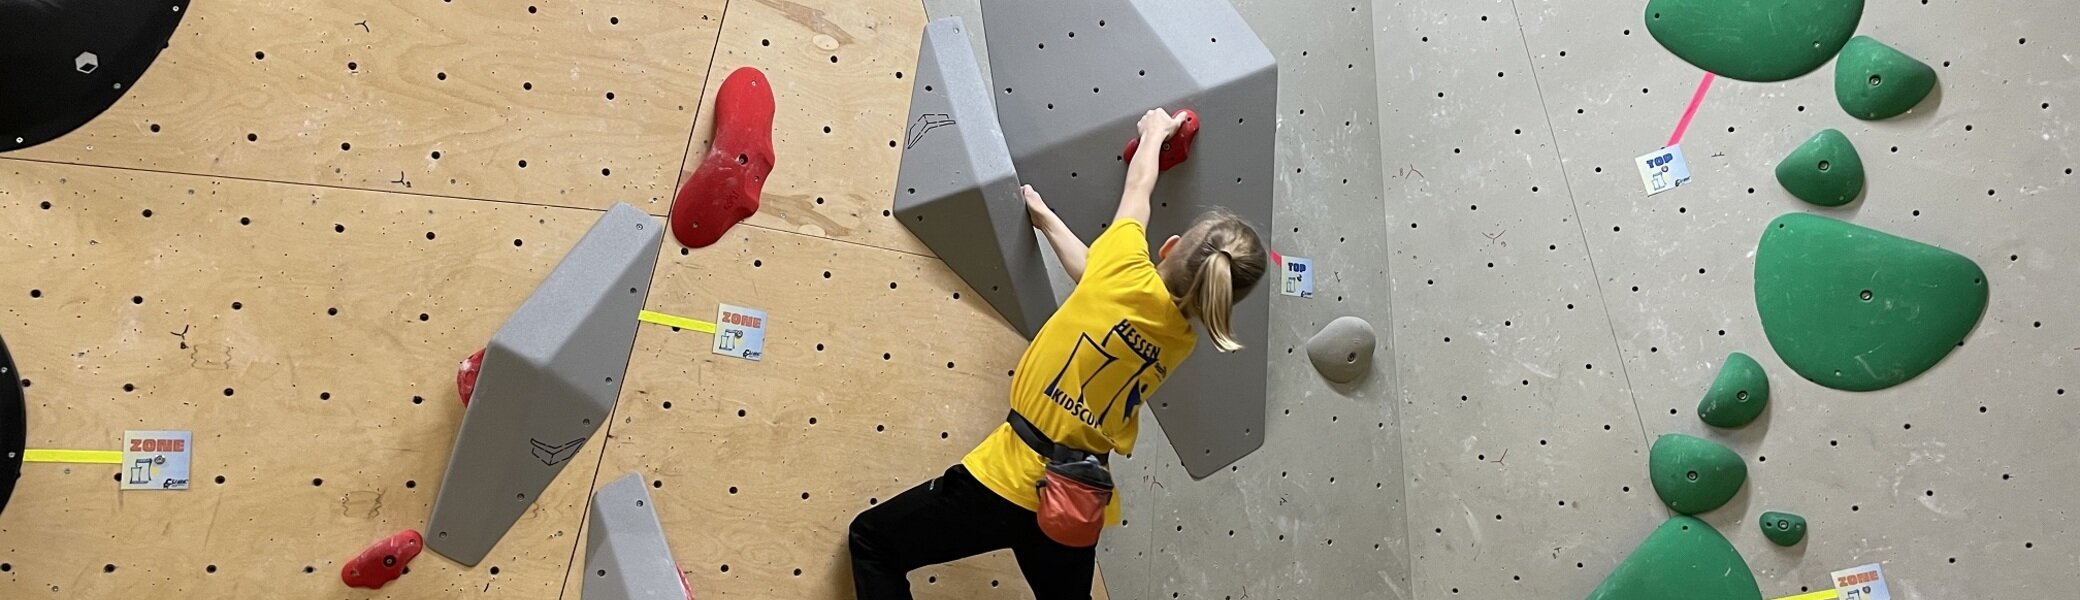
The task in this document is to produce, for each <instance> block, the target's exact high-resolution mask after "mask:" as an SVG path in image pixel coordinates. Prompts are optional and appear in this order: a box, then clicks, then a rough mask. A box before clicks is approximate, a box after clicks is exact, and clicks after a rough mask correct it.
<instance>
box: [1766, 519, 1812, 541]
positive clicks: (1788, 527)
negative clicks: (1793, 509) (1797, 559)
mask: <svg viewBox="0 0 2080 600" xmlns="http://www.w3.org/2000/svg"><path fill="white" fill-rule="evenodd" d="M1762 537H1766V538H1769V541H1770V542H1772V543H1775V544H1776V545H1779V546H1796V545H1798V542H1799V540H1803V539H1806V518H1805V517H1801V516H1798V515H1794V514H1791V513H1787V512H1777V511H1769V512H1766V513H1762Z"/></svg>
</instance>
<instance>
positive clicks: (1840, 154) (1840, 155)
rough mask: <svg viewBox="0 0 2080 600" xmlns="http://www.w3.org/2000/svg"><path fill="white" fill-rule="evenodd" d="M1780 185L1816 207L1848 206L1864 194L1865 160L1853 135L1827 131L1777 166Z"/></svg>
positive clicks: (1803, 145) (1794, 151)
mask: <svg viewBox="0 0 2080 600" xmlns="http://www.w3.org/2000/svg"><path fill="white" fill-rule="evenodd" d="M1777 183H1779V184H1783V186H1784V189H1785V190H1787V191H1790V192H1791V195H1793V196H1797V197H1798V199H1800V200H1804V201H1806V202H1811V203H1813V204H1815V205H1819V206H1841V205H1844V204H1848V203H1849V202H1850V201H1852V200H1855V199H1856V195H1857V194H1860V193H1863V157H1861V156H1858V155H1857V154H1856V146H1855V145H1854V144H1850V143H1849V136H1846V135H1842V132H1840V131H1835V130H1833V129H1823V130H1821V131H1820V133H1816V134H1813V137H1812V139H1808V140H1806V143H1804V144H1799V146H1798V149H1796V150H1792V151H1791V154H1790V155H1789V156H1785V157H1784V160H1782V161H1780V162H1778V163H1777Z"/></svg>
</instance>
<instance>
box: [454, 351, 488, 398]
mask: <svg viewBox="0 0 2080 600" xmlns="http://www.w3.org/2000/svg"><path fill="white" fill-rule="evenodd" d="M483 370H484V349H483V348H478V349H477V353H476V354H471V355H469V358H465V359H462V364H461V365H457V366H456V367H455V393H456V394H459V395H461V396H462V405H463V406H465V407H466V406H469V397H470V396H472V395H474V394H476V393H477V373H479V372H482V371H483Z"/></svg>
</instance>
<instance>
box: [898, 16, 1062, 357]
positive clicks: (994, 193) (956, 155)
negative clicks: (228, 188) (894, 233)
mask: <svg viewBox="0 0 2080 600" xmlns="http://www.w3.org/2000/svg"><path fill="white" fill-rule="evenodd" d="M916 73H917V77H916V79H915V82H914V86H913V87H912V88H911V90H910V127H909V130H908V131H907V132H906V135H905V136H904V141H903V166H902V168H901V170H900V171H898V172H897V174H896V192H895V193H896V198H895V214H896V219H897V220H898V221H901V222H902V223H903V225H904V226H905V227H909V228H910V233H911V234H913V235H916V236H917V239H918V240H920V241H923V242H924V244H925V245H926V246H928V247H930V248H931V249H932V253H934V254H937V255H939V259H940V260H943V261H946V266H947V268H949V269H952V270H953V272H954V273H955V274H957V275H960V276H961V279H962V280H963V281H966V282H968V286H969V287H971V288H974V290H975V293H976V294H979V295H981V296H982V299H983V300H987V301H989V304H990V306H991V307H992V308H995V309H997V314H1000V315H1003V316H1004V320H1005V321H1007V322H1009V323H1010V324H1011V328H1012V329H1016V330H1018V332H1019V333H1020V334H1022V335H1025V336H1026V337H1028V338H1030V337H1032V336H1033V334H1034V333H1037V332H1039V331H1040V325H1041V324H1043V323H1046V322H1047V317H1048V316H1050V315H1053V314H1054V309H1055V299H1054V290H1053V288H1052V287H1050V285H1049V283H1048V278H1047V265H1046V264H1045V263H1043V262H1041V259H1040V243H1039V239H1038V237H1036V236H1035V235H1034V233H1033V222H1032V221H1031V220H1030V219H1028V218H1027V217H1026V205H1025V199H1024V198H1023V197H1022V196H1021V195H1020V193H1019V190H1018V173H1017V172H1016V170H1014V169H1013V168H1012V166H1011V152H1010V151H1009V150H1006V149H1005V148H1004V132H1003V131H1001V130H999V129H997V109H996V107H995V106H994V105H992V104H991V103H990V98H989V89H988V88H987V86H985V85H984V84H983V83H982V67H981V66H979V65H977V64H976V62H975V50H974V47H973V46H972V45H970V44H969V43H968V34H967V33H966V32H965V31H963V30H962V27H961V20H960V18H959V17H947V18H944V19H939V20H937V21H933V22H932V23H931V24H929V25H926V26H925V28H924V41H923V42H922V45H920V46H919V48H918V52H917V71H916Z"/></svg>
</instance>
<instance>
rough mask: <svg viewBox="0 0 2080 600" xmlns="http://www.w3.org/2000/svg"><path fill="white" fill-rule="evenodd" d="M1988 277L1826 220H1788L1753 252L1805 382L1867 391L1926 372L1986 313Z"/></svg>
mask: <svg viewBox="0 0 2080 600" xmlns="http://www.w3.org/2000/svg"><path fill="white" fill-rule="evenodd" d="M1986 298H1987V282H1986V274H1985V272H1983V271H1981V270H1979V265H1978V264H1976V263H1973V262H1972V260H1971V259H1969V258H1965V257H1963V256H1960V255H1958V254H1957V253H1955V252H1951V251H1949V250H1944V249H1942V248H1937V247H1935V246H1930V245H1928V244H1923V243H1921V242H1916V241H1913V240H1909V239H1906V238H1901V237H1897V236H1893V235H1890V234H1886V233H1884V232H1880V231H1875V230H1871V229H1866V228H1863V227H1858V226H1856V225H1852V224H1849V223H1844V222H1841V221H1837V220H1834V219H1829V218H1827V217H1821V216H1817V215H1809V214H1799V213H1794V214H1788V215H1784V216H1782V217H1778V218H1777V220H1776V221H1774V222H1772V223H1770V225H1769V228H1768V229H1767V230H1765V231H1764V233H1763V234H1762V242H1761V244H1760V245H1759V246H1758V247H1757V248H1756V250H1755V308H1756V310H1757V312H1759V313H1761V316H1762V331H1763V334H1764V335H1766V336H1767V337H1768V338H1769V343H1770V346H1771V347H1772V348H1775V349H1776V351H1777V356H1778V357H1779V358H1782V359H1784V364H1785V365H1787V366H1789V367H1791V370H1792V371H1796V372H1797V373H1798V374H1799V376H1801V377H1805V378H1806V379H1809V380H1812V381H1813V382H1814V383H1818V384H1820V385H1824V386H1827V387H1831V388H1834V389H1838V390H1848V391H1855V392H1867V391H1871V390H1882V389H1885V388H1889V387H1892V386H1895V385H1899V384H1900V383H1903V382H1905V381H1907V380H1909V379H1913V378H1915V377H1916V376H1919V375H1921V373H1923V372H1926V371H1927V370H1928V369H1929V368H1930V367H1934V366H1935V365H1936V363H1938V362H1941V361H1942V360H1943V357H1944V356H1948V355H1949V354H1950V351H1951V350H1953V349H1955V348H1956V347H1957V346H1958V345H1960V344H1962V343H1963V342H1964V338H1965V336H1966V335H1969V334H1970V333H1971V332H1972V328H1973V327H1976V326H1977V325H1978V324H1979V317H1980V316H1981V315H1983V314H1984V313H1985V312H1986Z"/></svg>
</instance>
